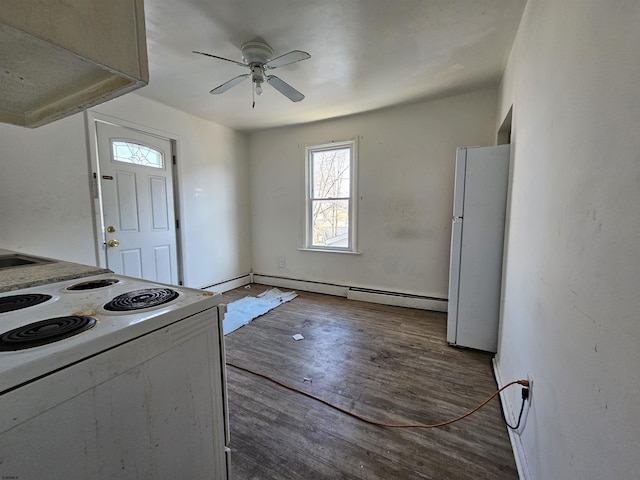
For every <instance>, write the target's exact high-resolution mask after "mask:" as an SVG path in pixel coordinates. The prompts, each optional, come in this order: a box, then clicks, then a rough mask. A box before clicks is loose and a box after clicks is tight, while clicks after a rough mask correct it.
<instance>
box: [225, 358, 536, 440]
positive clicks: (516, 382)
mask: <svg viewBox="0 0 640 480" xmlns="http://www.w3.org/2000/svg"><path fill="white" fill-rule="evenodd" d="M227 365H228V366H230V367H233V368H237V369H238V370H242V371H244V372H248V373H251V374H252V375H256V376H258V377H262V378H264V379H266V380H269V381H270V382H273V383H275V384H277V385H280V386H281V387H284V388H286V389H287V390H291V391H293V392H297V393H300V394H302V395H304V396H305V397H309V398H312V399H314V400H317V401H318V402H321V403H324V404H325V405H327V406H329V407H331V408H333V409H335V410H338V411H339V412H342V413H345V414H347V415H350V416H352V417H354V418H357V419H358V420H362V421H363V422H366V423H369V424H371V425H377V426H379V427H388V428H437V427H444V426H445V425H449V424H451V423H454V422H457V421H460V420H462V419H463V418H466V417H468V416H469V415H471V414H473V413H475V412H477V411H478V410H480V409H481V408H482V407H484V406H485V405H486V404H487V403H489V402H490V401H491V400H493V399H494V398H495V397H496V396H497V395H498V394H500V392H502V391H503V390H504V389H506V388H508V387H510V386H511V385H522V386H523V387H529V381H528V380H514V381H513V382H509V383H507V384H506V385H504V386H503V387H502V388H500V389H499V390H497V391H496V392H494V393H493V394H492V395H491V396H489V398H487V399H486V400H485V401H484V402H482V403H481V404H480V405H478V406H477V407H476V408H474V409H473V410H470V411H468V412H467V413H465V414H463V415H460V416H459V417H456V418H452V419H451V420H447V421H446V422H440V423H433V424H424V423H408V424H393V423H384V422H378V421H377V420H371V419H369V418H366V417H363V416H361V415H358V414H357V413H353V412H350V411H349V410H346V409H344V408H342V407H338V406H337V405H334V404H332V403H329V402H328V401H326V400H323V399H322V398H320V397H316V396H315V395H312V394H310V393H307V392H305V391H302V390H299V389H297V388H295V387H291V386H289V385H286V384H284V383H282V382H279V381H278V380H275V379H273V378H271V377H269V376H268V375H264V374H262V373H258V372H256V371H253V370H251V369H249V368H246V367H241V366H239V365H236V364H235V363H231V362H227Z"/></svg>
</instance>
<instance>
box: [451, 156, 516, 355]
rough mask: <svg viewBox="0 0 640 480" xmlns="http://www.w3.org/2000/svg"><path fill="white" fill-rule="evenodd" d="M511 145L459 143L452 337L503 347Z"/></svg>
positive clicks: (472, 345) (462, 343) (453, 230)
mask: <svg viewBox="0 0 640 480" xmlns="http://www.w3.org/2000/svg"><path fill="white" fill-rule="evenodd" d="M508 176H509V145H500V146H497V147H475V148H458V151H457V154H456V176H455V188H454V200H453V224H452V228H451V260H450V268H449V308H448V316H447V341H448V342H449V343H450V344H452V345H458V346H462V347H470V348H476V349H478V350H485V351H488V352H495V351H496V349H497V346H498V323H499V316H500V289H501V282H502V251H503V244H504V221H505V210H506V199H507V185H508Z"/></svg>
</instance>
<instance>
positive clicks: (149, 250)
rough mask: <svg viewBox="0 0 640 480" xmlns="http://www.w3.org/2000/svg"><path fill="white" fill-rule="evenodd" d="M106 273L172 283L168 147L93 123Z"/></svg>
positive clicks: (150, 137) (175, 273)
mask: <svg viewBox="0 0 640 480" xmlns="http://www.w3.org/2000/svg"><path fill="white" fill-rule="evenodd" d="M97 139H98V159H99V164H100V182H101V187H102V207H103V214H104V226H105V230H106V232H105V239H106V249H107V251H106V256H107V267H108V268H109V269H110V270H112V271H113V272H115V273H117V274H120V275H127V276H131V277H137V278H144V279H146V280H152V281H156V282H162V283H170V284H177V283H178V262H177V252H176V231H175V228H176V223H175V211H174V204H173V174H172V167H171V163H172V162H171V159H172V153H171V142H170V141H169V140H167V139H164V138H159V137H156V136H153V135H147V134H144V133H142V132H139V131H137V130H132V129H128V128H124V127H119V126H115V125H111V124H107V123H102V122H97Z"/></svg>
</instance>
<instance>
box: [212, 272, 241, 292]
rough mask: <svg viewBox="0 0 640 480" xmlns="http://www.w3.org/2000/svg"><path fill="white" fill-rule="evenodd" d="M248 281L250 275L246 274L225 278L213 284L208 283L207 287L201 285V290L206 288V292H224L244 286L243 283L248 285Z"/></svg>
mask: <svg viewBox="0 0 640 480" xmlns="http://www.w3.org/2000/svg"><path fill="white" fill-rule="evenodd" d="M250 283H251V275H250V274H246V275H243V276H241V277H238V278H233V279H231V280H227V281H225V282H220V283H215V284H213V285H209V286H208V287H203V288H202V289H201V290H206V291H207V292H215V293H224V292H227V291H229V290H233V289H234V288H238V287H244V286H245V285H249V284H250Z"/></svg>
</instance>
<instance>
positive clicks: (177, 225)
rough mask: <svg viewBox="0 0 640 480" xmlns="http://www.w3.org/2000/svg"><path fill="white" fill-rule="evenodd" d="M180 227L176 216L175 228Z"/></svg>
mask: <svg viewBox="0 0 640 480" xmlns="http://www.w3.org/2000/svg"><path fill="white" fill-rule="evenodd" d="M178 228H180V220H178V219H177V218H176V229H178Z"/></svg>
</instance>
